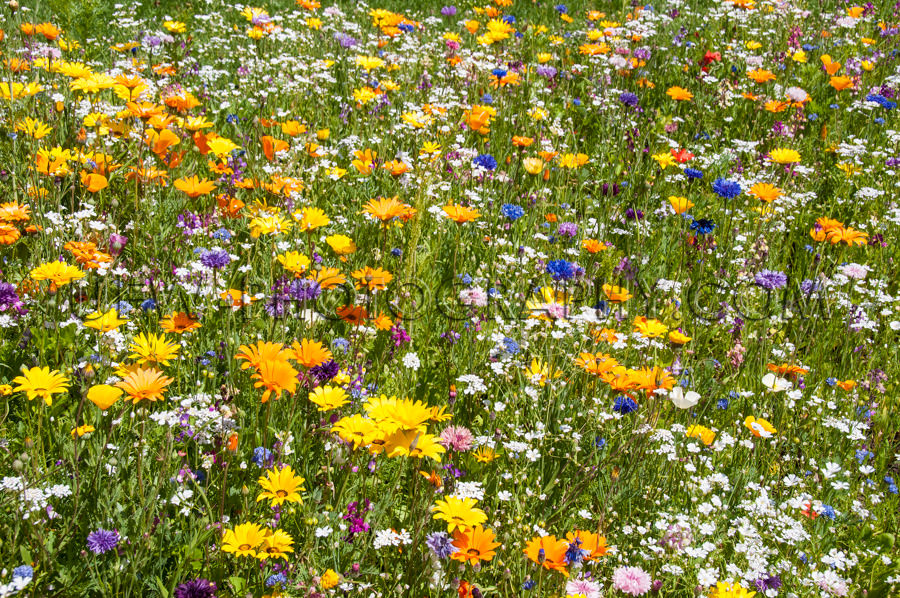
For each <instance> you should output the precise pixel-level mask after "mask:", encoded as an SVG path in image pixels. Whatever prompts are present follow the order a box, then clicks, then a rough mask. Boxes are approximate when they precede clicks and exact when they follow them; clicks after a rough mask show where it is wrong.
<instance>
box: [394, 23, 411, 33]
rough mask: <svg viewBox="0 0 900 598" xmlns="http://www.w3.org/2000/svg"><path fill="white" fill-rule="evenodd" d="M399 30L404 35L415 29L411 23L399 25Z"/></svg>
mask: <svg viewBox="0 0 900 598" xmlns="http://www.w3.org/2000/svg"><path fill="white" fill-rule="evenodd" d="M397 29H399V30H400V31H402V32H403V33H409V32H410V31H412V30H413V29H414V27H413V26H412V25H410V24H409V23H400V24H399V25H397Z"/></svg>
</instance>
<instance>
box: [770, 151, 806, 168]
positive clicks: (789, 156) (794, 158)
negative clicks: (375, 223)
mask: <svg viewBox="0 0 900 598" xmlns="http://www.w3.org/2000/svg"><path fill="white" fill-rule="evenodd" d="M769 159H770V160H771V161H772V162H775V163H776V164H797V163H799V162H800V153H799V152H797V151H796V150H792V149H784V148H779V149H774V150H772V151H771V152H769Z"/></svg>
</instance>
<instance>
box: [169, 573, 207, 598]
mask: <svg viewBox="0 0 900 598" xmlns="http://www.w3.org/2000/svg"><path fill="white" fill-rule="evenodd" d="M216 589H217V588H216V584H214V583H212V582H210V581H209V580H207V579H204V578H202V577H198V578H197V579H191V580H189V581H186V582H184V583H182V584H179V585H178V586H177V587H176V588H175V598H215V596H216Z"/></svg>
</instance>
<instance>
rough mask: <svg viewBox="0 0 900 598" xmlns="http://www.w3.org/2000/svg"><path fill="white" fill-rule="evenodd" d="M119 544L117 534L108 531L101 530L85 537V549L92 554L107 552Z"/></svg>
mask: <svg viewBox="0 0 900 598" xmlns="http://www.w3.org/2000/svg"><path fill="white" fill-rule="evenodd" d="M118 543H119V532H117V531H109V530H105V529H103V528H100V529H98V530H97V531H95V532H91V533H89V534H88V537H87V547H88V548H89V549H90V551H91V552H93V553H94V554H103V553H104V552H109V551H110V550H112V549H113V548H115V547H116V545H117V544H118Z"/></svg>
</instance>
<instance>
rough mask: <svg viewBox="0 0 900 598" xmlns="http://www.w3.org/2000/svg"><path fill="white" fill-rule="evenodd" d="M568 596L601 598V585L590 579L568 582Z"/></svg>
mask: <svg viewBox="0 0 900 598" xmlns="http://www.w3.org/2000/svg"><path fill="white" fill-rule="evenodd" d="M566 595H567V596H584V597H585V598H600V584H599V583H597V582H596V581H591V580H590V579H570V580H569V581H567V582H566Z"/></svg>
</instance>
